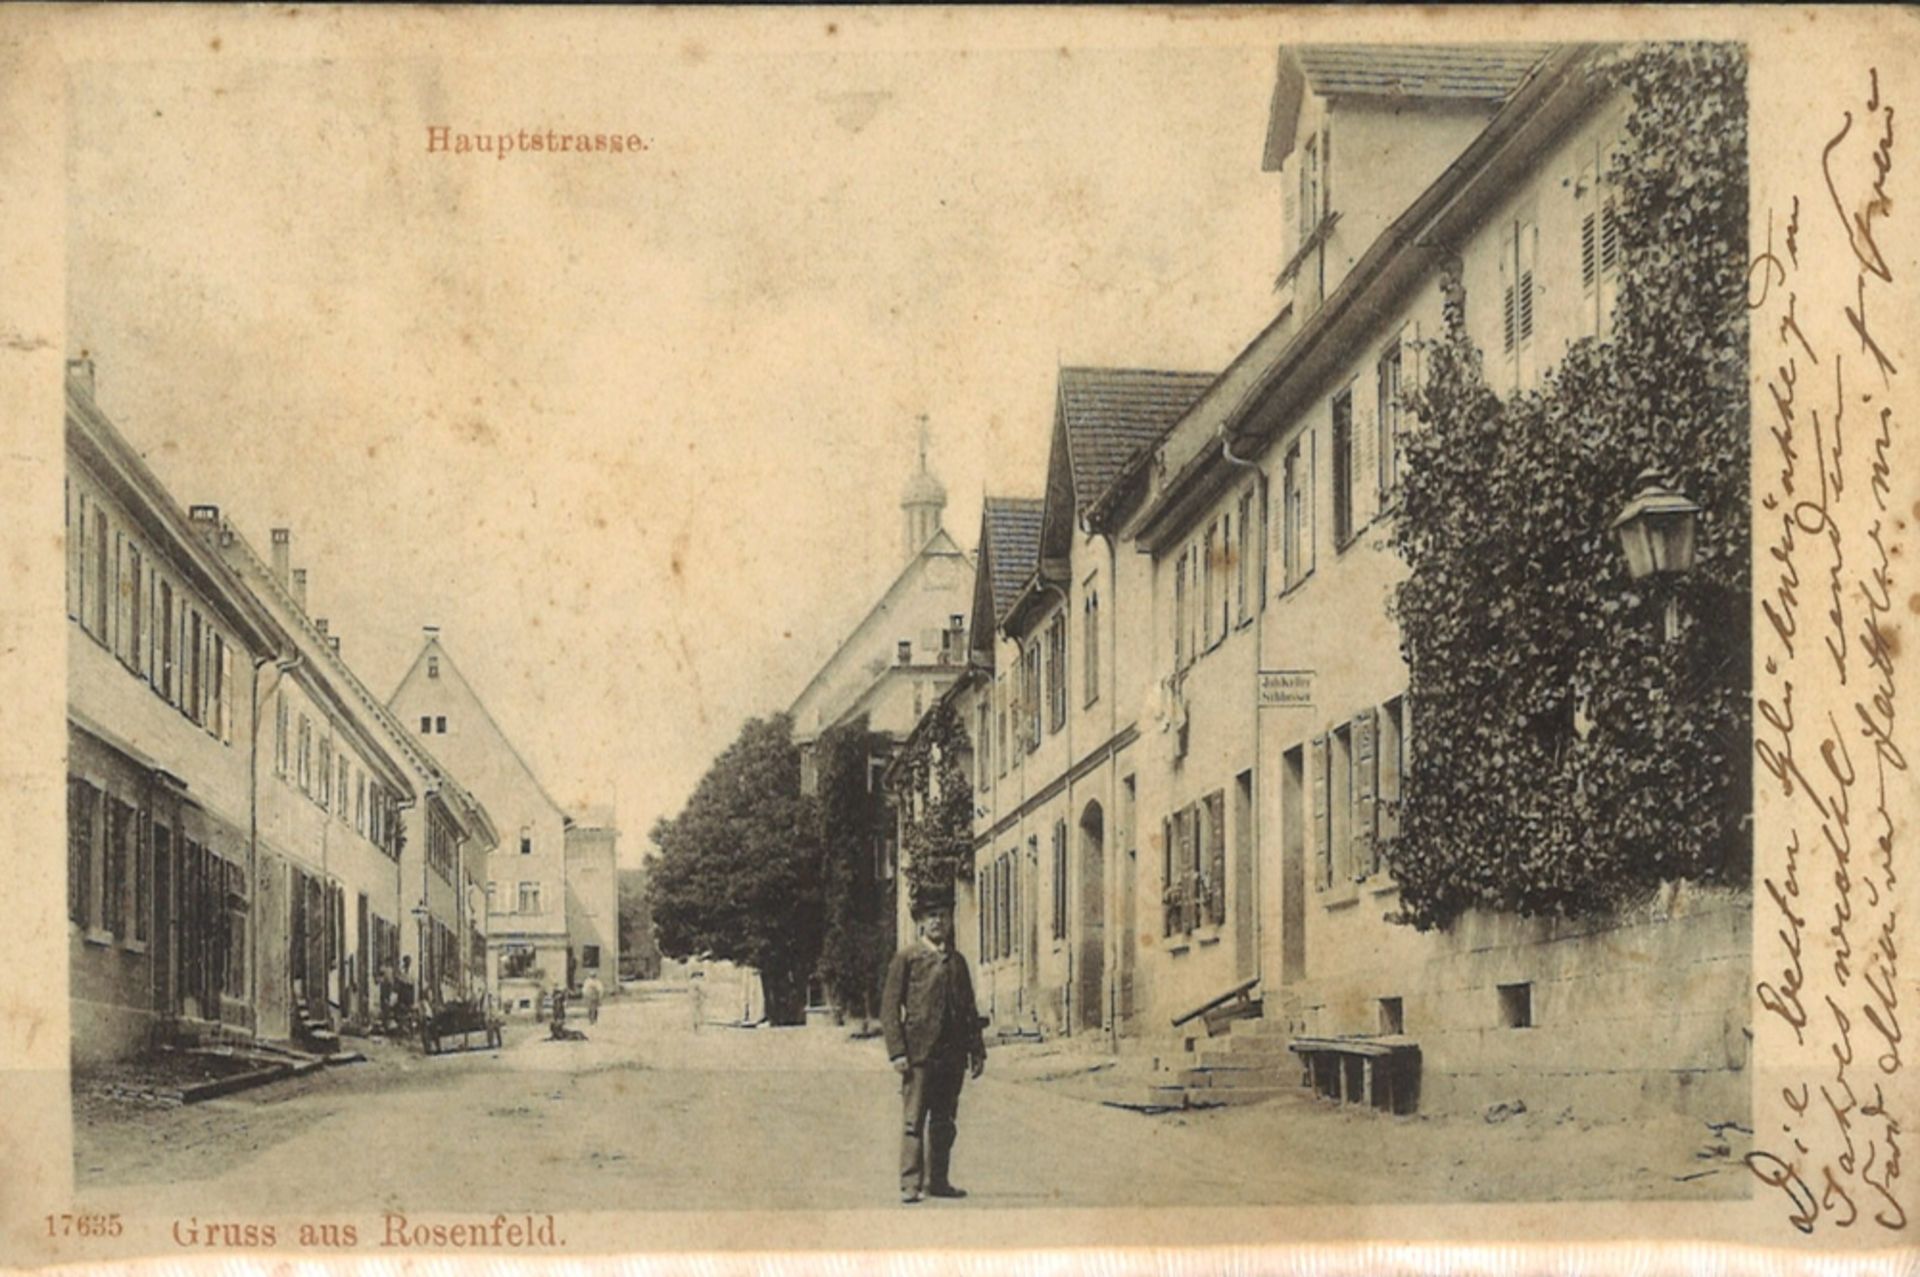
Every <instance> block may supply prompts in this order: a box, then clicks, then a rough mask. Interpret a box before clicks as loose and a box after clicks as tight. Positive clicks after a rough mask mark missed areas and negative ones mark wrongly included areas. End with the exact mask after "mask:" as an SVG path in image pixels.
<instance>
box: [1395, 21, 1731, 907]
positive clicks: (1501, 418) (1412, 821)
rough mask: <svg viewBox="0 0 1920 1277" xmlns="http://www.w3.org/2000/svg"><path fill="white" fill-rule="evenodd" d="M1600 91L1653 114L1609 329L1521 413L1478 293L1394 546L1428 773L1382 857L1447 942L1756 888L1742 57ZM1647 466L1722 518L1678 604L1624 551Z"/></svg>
mask: <svg viewBox="0 0 1920 1277" xmlns="http://www.w3.org/2000/svg"><path fill="white" fill-rule="evenodd" d="M1594 74H1597V75H1600V76H1604V77H1606V78H1607V80H1608V81H1609V82H1610V83H1611V84H1613V85H1615V86H1617V87H1618V88H1619V89H1620V90H1621V91H1623V92H1624V94H1625V95H1626V97H1627V98H1628V100H1629V103H1630V106H1629V109H1628V115H1627V121H1626V135H1625V140H1624V144H1623V145H1622V146H1621V148H1620V150H1619V152H1618V154H1617V158H1616V159H1615V160H1614V162H1613V165H1612V169H1611V172H1610V174H1609V179H1610V181H1611V183H1612V186H1613V191H1614V195H1615V198H1616V200H1617V205H1618V228H1619V235H1620V253H1621V263H1620V275H1619V286H1618V293H1617V301H1616V303H1615V306H1614V310H1613V314H1612V319H1611V327H1610V332H1608V334H1607V335H1606V336H1605V337H1604V338H1590V339H1586V340H1583V341H1580V342H1577V343H1575V344H1574V345H1573V346H1572V348H1571V349H1570V350H1569V351H1568V352H1567V354H1566V355H1565V356H1564V357H1563V358H1561V359H1559V360H1558V361H1557V363H1556V365H1555V366H1554V367H1553V368H1551V369H1550V370H1548V371H1547V372H1546V373H1545V374H1544V375H1543V378H1542V384H1541V386H1540V388H1539V389H1537V390H1534V391H1529V392H1526V393H1520V394H1514V395H1512V396H1511V397H1509V398H1506V399H1504V400H1503V399H1502V398H1501V397H1500V396H1498V395H1497V394H1495V392H1494V391H1493V390H1492V388H1491V387H1490V385H1489V382H1488V378H1487V375H1486V371H1485V368H1484V366H1483V357H1482V354H1481V351H1480V350H1479V349H1478V348H1477V347H1476V345H1475V343H1474V342H1473V341H1472V340H1470V339H1469V337H1468V324H1467V317H1468V313H1469V308H1472V307H1478V306H1487V305H1494V306H1497V305H1498V304H1499V299H1497V298H1487V297H1482V296H1469V295H1467V294H1466V292H1465V290H1464V289H1462V288H1461V287H1460V286H1459V285H1458V280H1457V278H1456V279H1455V281H1454V284H1453V286H1452V287H1450V288H1449V290H1448V297H1447V316H1446V318H1447V322H1446V326H1445V331H1444V332H1443V333H1442V334H1440V335H1438V336H1437V337H1436V338H1434V339H1433V340H1432V341H1430V342H1429V343H1428V348H1427V349H1426V350H1425V352H1424V357H1423V359H1422V364H1423V365H1424V369H1425V380H1424V382H1423V384H1422V385H1421V386H1420V387H1419V388H1418V390H1417V392H1416V394H1415V397H1414V403H1413V405H1412V406H1413V408H1414V411H1415V412H1416V414H1417V416H1418V417H1419V418H1420V420H1421V422H1422V426H1421V428H1419V429H1416V430H1414V431H1413V432H1412V433H1411V435H1410V437H1409V438H1408V439H1407V441H1406V444H1405V448H1406V465H1405V477H1404V491H1403V493H1402V494H1401V506H1400V511H1399V514H1398V517H1397V519H1396V520H1395V522H1394V527H1393V533H1392V540H1393V545H1394V547H1395V549H1396V550H1397V552H1398V553H1399V555H1400V556H1401V557H1402V559H1403V560H1404V561H1405V563H1406V565H1407V576H1406V578H1405V580H1404V582H1403V583H1402V584H1401V586H1400V588H1399V590H1398V592H1397V597H1396V599H1395V604H1394V612H1395V616H1396V619H1397V621H1398V623H1399V626H1400V631H1401V635H1402V640H1401V641H1402V653H1403V656H1404V657H1405V659H1406V662H1407V665H1408V667H1409V700H1410V706H1411V714H1410V717H1411V726H1410V730H1409V740H1410V747H1411V757H1410V760H1409V767H1408V774H1407V776H1406V779H1405V781H1404V784H1403V790H1402V798H1401V812H1400V833H1399V835H1398V837H1396V838H1394V839H1392V840H1391V841H1390V843H1389V844H1388V845H1387V847H1386V849H1385V851H1386V855H1387V857H1388V859H1389V861H1390V864H1391V866H1392V870H1393V874H1394V877H1395V879H1396V880H1397V882H1398V884H1399V888H1400V901H1401V912H1400V915H1399V916H1400V918H1401V920H1403V921H1405V922H1409V923H1411V924H1413V925H1414V926H1416V927H1418V928H1420V929H1423V930H1425V929H1430V928H1434V927H1445V926H1448V925H1450V924H1451V923H1452V922H1453V921H1454V920H1455V919H1456V918H1458V917H1459V916H1460V915H1461V914H1462V913H1464V912H1465V911H1467V910H1469V909H1472V908H1476V907H1479V908H1486V909H1492V910H1500V911H1509V912H1513V913H1518V914H1520V915H1523V916H1542V915H1544V916H1563V917H1578V916H1583V915H1591V914H1596V913H1600V912H1604V911H1607V910H1610V909H1614V908H1617V907H1620V906H1622V905H1625V904H1628V903H1631V902H1633V901H1634V900H1636V899H1639V898H1643V897H1645V896H1647V895H1648V894H1650V893H1651V892H1653V891H1654V890H1655V889H1656V888H1657V887H1658V886H1659V884H1661V883H1665V882H1672V881H1679V880H1689V881H1704V882H1714V881H1723V882H1732V883H1741V882H1745V881H1746V880H1747V878H1748V876H1749V866H1750V860H1751V823H1750V816H1749V812H1750V808H1751V764H1750V756H1749V753H1748V749H1749V745H1748V742H1749V739H1750V709H1749V689H1750V669H1749V653H1750V646H1751V644H1750V632H1749V611H1750V602H1749V582H1748V556H1749V530H1748V507H1747V502H1748V457H1749V447H1748V429H1749V413H1748V394H1747V361H1746V351H1747V323H1746V313H1745V308H1744V292H1743V283H1742V281H1743V271H1744V267H1745V263H1746V260H1747V252H1746V247H1747V154H1746V148H1747V113H1746V63H1745V54H1744V50H1743V49H1742V48H1740V47H1739V46H1733V45H1720V44H1685V45H1655V46H1641V47H1635V48H1632V49H1630V50H1628V51H1626V52H1624V53H1622V54H1620V55H1617V56H1615V57H1613V58H1611V59H1609V60H1608V61H1606V62H1605V63H1604V65H1601V66H1599V67H1597V68H1596V69H1595V71H1594ZM1649 467H1652V468H1657V469H1658V470H1659V471H1661V472H1662V473H1663V474H1664V475H1665V476H1666V478H1667V479H1668V480H1669V481H1670V482H1671V483H1672V485H1673V486H1674V487H1676V488H1677V489H1679V490H1680V491H1682V492H1683V493H1685V494H1686V495H1688V496H1689V497H1691V498H1692V499H1693V500H1694V501H1696V502H1697V503H1698V504H1699V505H1700V506H1701V507H1702V511H1703V512H1702V514H1701V516H1700V520H1699V536H1698V560H1697V562H1696V564H1695V566H1694V567H1693V569H1692V571H1691V572H1690V573H1688V574H1687V575H1686V576H1684V577H1683V578H1680V579H1678V580H1677V581H1673V582H1671V583H1645V582H1634V581H1632V580H1630V579H1629V577H1628V573H1627V569H1626V561H1625V558H1624V556H1623V554H1622V552H1621V550H1620V548H1619V546H1618V544H1617V542H1616V540H1615V536H1614V533H1613V532H1612V531H1611V529H1610V525H1611V524H1612V523H1613V521H1614V519H1615V517H1616V515H1617V514H1618V513H1619V511H1620V509H1621V508H1622V506H1623V505H1624V504H1625V503H1626V502H1627V500H1628V499H1629V498H1630V497H1631V496H1632V495H1633V493H1634V492H1635V491H1636V489H1637V486H1638V485H1637V476H1639V475H1640V473H1641V472H1642V471H1643V470H1645V469H1647V468H1649ZM1663 589H1672V590H1675V591H1677V594H1678V601H1679V604H1680V609H1681V614H1682V616H1683V617H1684V618H1685V620H1684V624H1683V627H1682V632H1681V634H1680V635H1679V637H1678V639H1677V640H1674V641H1668V640H1667V639H1666V638H1665V637H1664V635H1663V630H1662V626H1661V623H1660V614H1661V613H1660V609H1661V606H1662V604H1663V601H1664V599H1663V596H1662V595H1661V594H1660V591H1661V590H1663Z"/></svg>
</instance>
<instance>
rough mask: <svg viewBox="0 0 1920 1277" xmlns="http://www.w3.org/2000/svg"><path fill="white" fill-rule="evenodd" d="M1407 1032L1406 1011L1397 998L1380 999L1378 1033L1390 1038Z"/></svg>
mask: <svg viewBox="0 0 1920 1277" xmlns="http://www.w3.org/2000/svg"><path fill="white" fill-rule="evenodd" d="M1406 1031H1407V1017H1406V1011H1405V1009H1404V1007H1403V1005H1402V1003H1401V1001H1400V999H1399V998H1381V999H1380V1032H1381V1033H1383V1034H1386V1035H1387V1036H1389V1037H1391V1036H1393V1035H1394V1034H1398V1033H1405V1032H1406Z"/></svg>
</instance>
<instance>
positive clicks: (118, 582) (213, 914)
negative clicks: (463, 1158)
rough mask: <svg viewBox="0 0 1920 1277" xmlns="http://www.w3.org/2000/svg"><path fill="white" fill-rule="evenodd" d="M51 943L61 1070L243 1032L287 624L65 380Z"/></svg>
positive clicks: (249, 1027) (249, 1028)
mask: <svg viewBox="0 0 1920 1277" xmlns="http://www.w3.org/2000/svg"><path fill="white" fill-rule="evenodd" d="M65 431H66V555H67V572H66V604H67V619H68V625H67V742H68V755H67V921H68V925H67V947H68V954H69V964H68V970H69V985H70V989H69V993H70V998H71V1003H72V1030H71V1032H72V1052H73V1061H74V1063H75V1064H76V1065H77V1066H84V1065H87V1064H91V1063H95V1062H98V1061H103V1060H110V1059H116V1058H123V1057H128V1056H132V1055H136V1054H139V1053H140V1052H142V1051H144V1050H145V1049H147V1048H148V1047H149V1046H150V1045H151V1044H153V1043H154V1042H155V1041H156V1040H157V1039H161V1038H170V1037H223V1036H240V1037H251V1036H253V1035H254V1033H255V1032H256V1031H258V1030H259V1028H260V1026H259V1024H258V1021H257V1017H256V1015H255V1010H254V1000H253V997H252V986H253V981H254V975H255V973H254V968H253V966H252V964H251V963H250V961H249V954H250V946H251V943H252V937H253V925H252V924H253V916H252V887H253V884H254V865H255V859H254V854H253V853H254V841H253V810H252V806H253V769H254V763H255V758H254V753H253V741H254V739H255V735H256V733H255V730H254V712H253V705H254V698H255V695H256V691H257V688H258V685H259V672H260V670H261V669H262V668H263V667H270V665H271V663H272V662H273V661H274V660H275V659H276V658H278V657H280V656H281V655H282V654H283V653H284V652H285V651H286V635H285V634H283V633H282V632H281V631H280V630H279V628H278V627H277V626H276V625H275V624H274V621H273V618H272V617H271V616H270V615H268V613H267V612H266V610H265V609H263V608H262V607H261V606H260V604H259V602H258V601H257V600H255V599H254V598H253V597H252V596H251V595H250V594H249V593H248V592H247V590H246V588H245V587H244V586H243V585H242V584H241V583H240V582H239V581H238V580H237V579H235V577H234V576H233V574H232V573H231V572H229V571H228V570H227V569H226V567H225V565H224V564H222V563H221V562H220V559H219V556H218V555H217V554H216V553H215V552H214V551H213V550H212V548H211V547H209V546H208V545H207V544H206V543H205V542H204V541H203V539H202V538H201V537H200V536H199V534H198V533H197V532H196V531H195V529H194V527H193V525H192V523H191V522H190V520H189V518H188V515H187V512H186V511H185V510H183V509H182V508H181V507H180V506H179V505H178V504H177V503H176V502H175V501H174V499H173V497H172V496H171V495H170V494H169V493H168V492H167V490H166V489H165V487H164V486H163V485H162V484H161V483H160V481H159V479H158V478H157V477H156V476H155V475H154V473H153V472H152V471H151V470H150V469H149V468H148V467H147V465H146V464H145V462H143V461H142V460H141V458H140V455H139V453H138V452H137V451H136V450H135V449H134V448H133V447H132V446H131V445H129V444H128V442H127V440H126V439H125V437H124V436H122V435H121V433H120V431H119V430H118V429H117V428H116V427H115V426H114V425H113V423H112V422H111V421H110V420H109V419H108V418H107V416H106V414H105V413H104V412H102V411H101V409H100V407H99V405H98V404H97V403H96V402H95V400H94V381H93V366H92V364H91V362H90V361H87V360H78V361H74V362H72V363H70V364H69V367H68V371H67V379H66V425H65Z"/></svg>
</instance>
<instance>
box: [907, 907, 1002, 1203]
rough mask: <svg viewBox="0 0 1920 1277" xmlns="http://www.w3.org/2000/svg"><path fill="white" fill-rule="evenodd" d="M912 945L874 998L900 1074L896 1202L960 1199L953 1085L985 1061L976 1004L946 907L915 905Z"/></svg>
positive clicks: (978, 1069) (976, 1074)
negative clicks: (954, 1173)
mask: <svg viewBox="0 0 1920 1277" xmlns="http://www.w3.org/2000/svg"><path fill="white" fill-rule="evenodd" d="M919 912H920V939H919V941H918V943H916V944H913V945H910V946H909V947H907V948H905V949H902V950H901V951H900V952H899V953H897V954H895V955H894V958H893V962H892V963H891V964H890V965H889V966H888V967H887V981H886V987H885V991H884V992H883V993H882V994H881V996H880V1026H881V1029H882V1031H883V1032H884V1033H885V1034H886V1038H887V1056H888V1058H889V1059H891V1060H892V1061H893V1067H894V1069H895V1070H896V1071H898V1072H899V1074H900V1095H901V1105H902V1108H903V1109H904V1113H905V1118H906V1122H905V1127H904V1132H903V1136H902V1140H901V1145H900V1200H901V1201H903V1202H907V1203H912V1202H917V1201H919V1200H920V1199H921V1198H922V1197H965V1196H966V1195H967V1194H966V1191H965V1190H964V1189H959V1188H955V1187H954V1185H953V1181H952V1180H951V1179H950V1178H948V1170H949V1167H950V1164H951V1162H952V1158H953V1141H954V1138H955V1136H956V1135H957V1134H958V1127H957V1125H956V1123H955V1118H956V1117H957V1115H958V1113H959V1108H960V1087H961V1085H962V1083H963V1082H964V1081H965V1080H966V1078H967V1076H968V1075H969V1074H971V1075H972V1076H973V1077H976V1078H977V1077H979V1076H980V1074H981V1072H982V1071H983V1070H984V1069H985V1068H986V1066H987V1047H986V1043H985V1041H984V1040H983V1039H982V1038H981V1036H980V1016H979V1008H978V1006H977V1005H976V1004H975V1002H974V997H973V975H972V973H971V972H970V971H968V969H967V960H966V959H965V958H963V957H961V956H960V955H959V954H958V953H955V952H954V950H953V906H952V905H951V904H948V903H946V902H944V901H937V902H929V903H928V904H926V905H923V906H922V908H921V909H920V911H919Z"/></svg>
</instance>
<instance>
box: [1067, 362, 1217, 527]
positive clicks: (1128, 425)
mask: <svg viewBox="0 0 1920 1277" xmlns="http://www.w3.org/2000/svg"><path fill="white" fill-rule="evenodd" d="M1216 376H1218V374H1217V373H1210V372H1153V371H1149V370H1146V369H1140V368H1062V369H1061V370H1060V412H1061V415H1062V416H1063V418H1064V419H1065V421H1066V427H1067V454H1068V456H1067V459H1068V462H1069V465H1070V467H1071V469H1072V473H1073V499H1074V506H1075V508H1076V512H1079V511H1085V510H1086V508H1087V507H1088V506H1090V505H1091V504H1093V502H1095V501H1096V500H1098V499H1099V498H1100V497H1101V495H1102V494H1104V493H1105V492H1106V490H1107V489H1108V488H1109V487H1110V486H1112V484H1113V481H1114V480H1115V479H1116V478H1118V477H1119V475H1120V472H1121V470H1122V469H1124V468H1125V467H1126V464H1127V462H1128V461H1129V460H1130V459H1131V458H1132V457H1133V455H1134V454H1135V453H1136V452H1138V451H1140V449H1142V448H1144V447H1147V446H1148V445H1150V444H1153V443H1157V442H1158V441H1159V440H1160V437H1161V436H1162V435H1164V434H1166V433H1167V431H1169V430H1171V429H1172V428H1173V425H1174V423H1175V422H1177V421H1179V420H1180V418H1181V417H1183V416H1185V415H1186V412H1187V409H1189V408H1191V407H1192V406H1193V405H1194V402H1195V401H1196V400H1198V399H1199V398H1200V396H1201V394H1202V393H1204V392H1205V391H1206V388H1207V387H1208V386H1210V385H1212V384H1213V380H1214V378H1215V377H1216Z"/></svg>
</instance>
